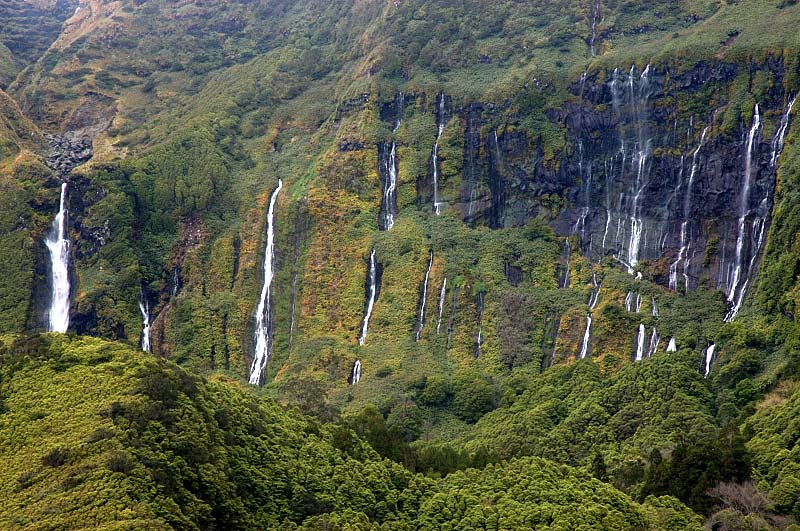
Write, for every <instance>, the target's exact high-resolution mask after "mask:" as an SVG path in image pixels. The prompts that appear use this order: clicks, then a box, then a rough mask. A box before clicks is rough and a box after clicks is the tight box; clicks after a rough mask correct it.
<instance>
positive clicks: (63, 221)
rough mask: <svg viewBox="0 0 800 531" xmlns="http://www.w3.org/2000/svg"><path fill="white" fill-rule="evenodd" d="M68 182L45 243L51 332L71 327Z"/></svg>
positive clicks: (62, 192)
mask: <svg viewBox="0 0 800 531" xmlns="http://www.w3.org/2000/svg"><path fill="white" fill-rule="evenodd" d="M67 214H68V211H67V183H62V184H61V199H60V200H59V207H58V214H56V217H55V219H54V220H53V224H52V226H51V228H50V233H49V234H48V235H47V239H46V240H45V244H46V245H47V249H48V250H49V251H50V264H51V267H50V285H51V290H52V291H51V299H50V308H49V309H48V311H47V316H48V325H47V330H48V331H49V332H61V333H64V332H66V331H67V328H69V245H70V244H69V239H68V237H67Z"/></svg>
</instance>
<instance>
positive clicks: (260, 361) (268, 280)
mask: <svg viewBox="0 0 800 531" xmlns="http://www.w3.org/2000/svg"><path fill="white" fill-rule="evenodd" d="M281 188H283V181H282V180H280V179H278V187H277V188H275V191H274V192H272V197H270V200H269V209H268V210H267V246H266V249H265V250H264V284H263V285H262V286H261V298H260V299H259V301H258V308H257V309H256V329H255V341H256V349H255V353H254V354H253V364H252V365H251V366H250V378H249V381H250V383H251V384H253V385H261V382H262V380H263V378H264V371H265V369H266V367H267V362H268V361H269V358H270V356H271V355H272V326H273V324H272V312H271V310H272V293H271V288H272V279H273V277H274V276H275V271H274V266H275V227H274V224H273V220H274V216H275V202H276V201H277V199H278V194H279V193H280V191H281Z"/></svg>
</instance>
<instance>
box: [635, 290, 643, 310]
mask: <svg viewBox="0 0 800 531" xmlns="http://www.w3.org/2000/svg"><path fill="white" fill-rule="evenodd" d="M641 311H642V294H641V293H637V294H636V313H641Z"/></svg>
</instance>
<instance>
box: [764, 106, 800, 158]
mask: <svg viewBox="0 0 800 531" xmlns="http://www.w3.org/2000/svg"><path fill="white" fill-rule="evenodd" d="M795 100H797V95H795V96H794V97H793V98H792V99H791V100H789V103H788V105H786V111H784V113H783V116H781V125H780V127H778V130H777V131H776V132H775V137H774V138H773V139H772V156H771V157H770V159H769V163H770V166H772V167H773V168H775V167H777V166H778V158H780V156H781V153H782V152H783V140H784V138H786V131H788V129H789V118H790V116H791V114H792V107H794V102H795Z"/></svg>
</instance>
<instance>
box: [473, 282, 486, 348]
mask: <svg viewBox="0 0 800 531" xmlns="http://www.w3.org/2000/svg"><path fill="white" fill-rule="evenodd" d="M483 299H484V293H483V292H482V291H481V292H480V293H478V337H477V339H476V346H475V357H476V358H477V357H480V355H481V348H483Z"/></svg>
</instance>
